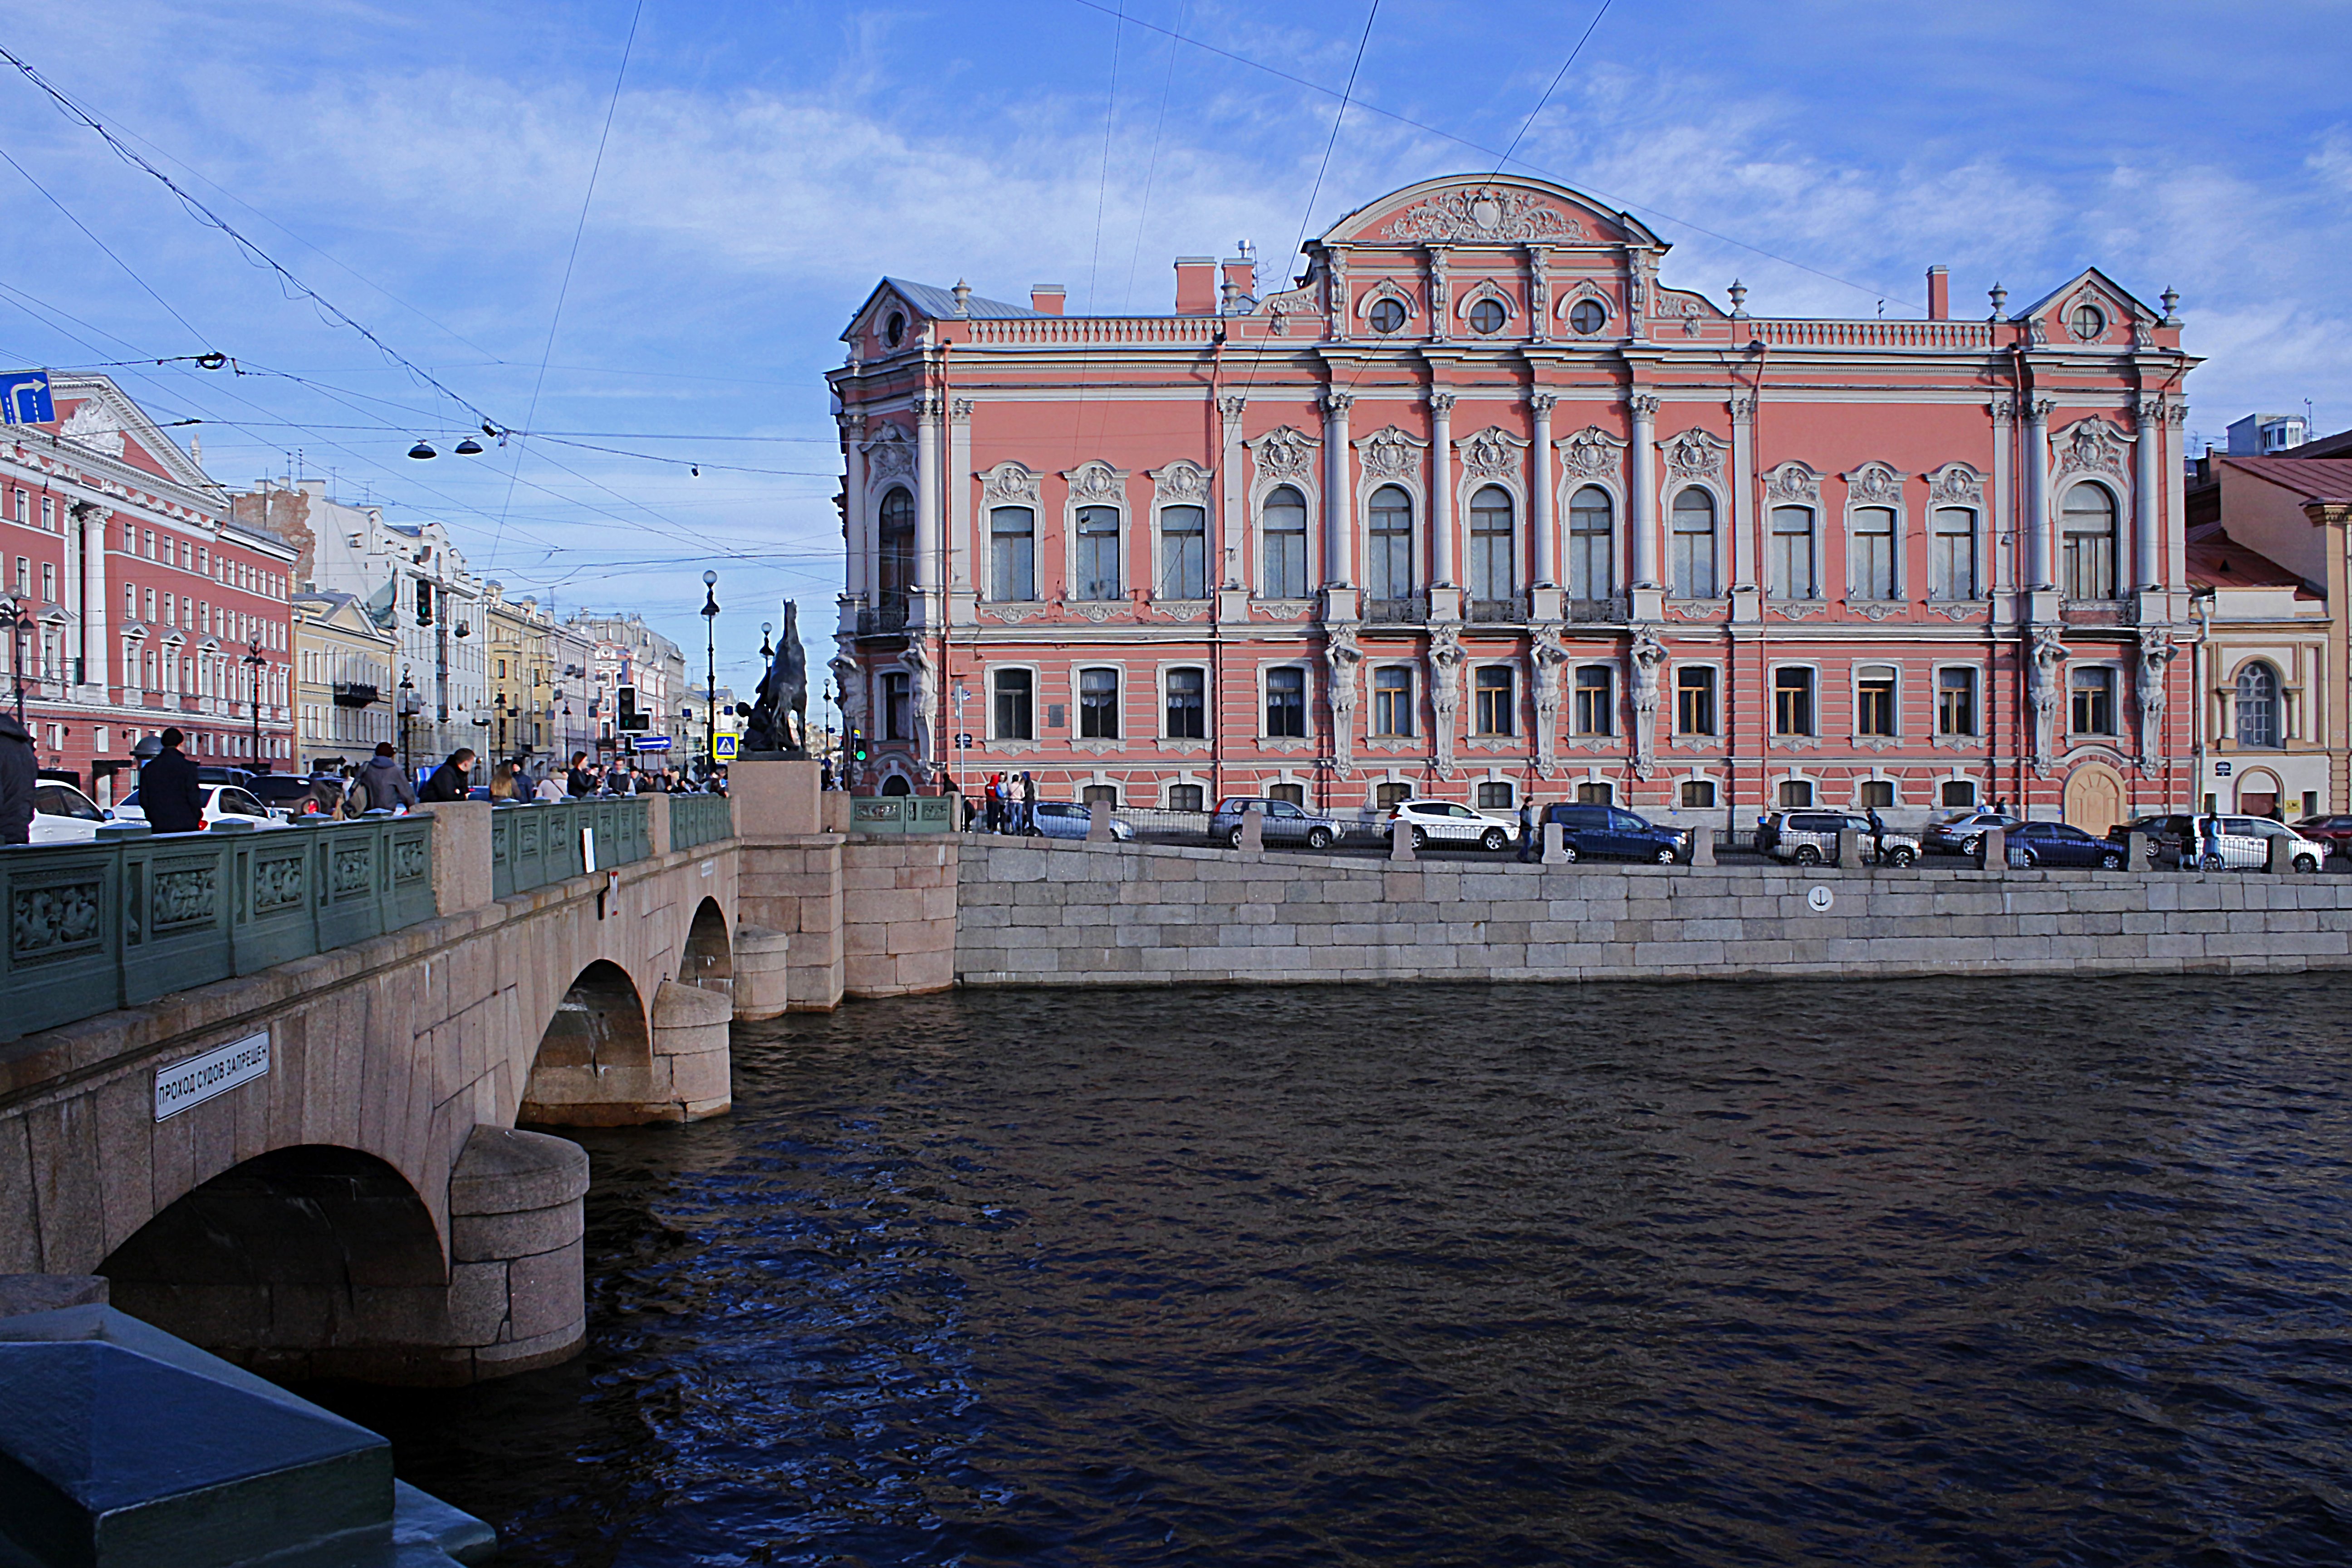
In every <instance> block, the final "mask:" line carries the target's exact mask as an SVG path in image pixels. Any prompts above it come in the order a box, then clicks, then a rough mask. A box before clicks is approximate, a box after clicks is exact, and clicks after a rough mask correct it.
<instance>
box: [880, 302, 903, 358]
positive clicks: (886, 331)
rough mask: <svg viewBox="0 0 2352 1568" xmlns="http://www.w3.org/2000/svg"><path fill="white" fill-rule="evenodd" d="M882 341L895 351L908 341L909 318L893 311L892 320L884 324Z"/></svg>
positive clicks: (891, 313)
mask: <svg viewBox="0 0 2352 1568" xmlns="http://www.w3.org/2000/svg"><path fill="white" fill-rule="evenodd" d="M882 341H883V342H886V343H887V344H889V345H890V346H891V347H892V348H894V349H895V348H897V347H898V345H899V344H900V343H903V342H906V341H907V318H906V317H905V316H904V315H902V314H901V313H900V312H898V311H897V310H893V311H891V312H890V319H889V320H888V321H885V322H883V323H882Z"/></svg>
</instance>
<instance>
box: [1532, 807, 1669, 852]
mask: <svg viewBox="0 0 2352 1568" xmlns="http://www.w3.org/2000/svg"><path fill="white" fill-rule="evenodd" d="M1543 820H1544V821H1546V822H1557V823H1559V848H1560V853H1561V854H1563V855H1565V856H1567V857H1568V858H1570V859H1571V860H1581V859H1585V858H1592V859H1598V860H1654V861H1656V862H1657V863H1658V864H1659V865H1661V866H1671V865H1673V864H1675V862H1676V861H1678V860H1685V861H1686V860H1688V859H1689V858H1690V847H1691V836H1690V833H1689V831H1688V830H1687V829H1685V828H1679V827H1661V826H1658V825H1657V824H1656V823H1654V822H1651V821H1649V820H1648V819H1646V818H1644V817H1641V816H1635V815H1634V814H1633V813H1632V812H1630V811H1626V810H1624V809H1622V807H1619V806H1614V805H1570V804H1567V803H1565V802H1563V803H1561V804H1560V805H1549V806H1546V807H1545V808H1544V814H1543Z"/></svg>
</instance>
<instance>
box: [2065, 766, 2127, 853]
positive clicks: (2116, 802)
mask: <svg viewBox="0 0 2352 1568" xmlns="http://www.w3.org/2000/svg"><path fill="white" fill-rule="evenodd" d="M2123 819H2124V780H2123V775H2122V774H2121V773H2117V772H2116V770H2115V769H2113V768H2111V767H2109V766H2108V765H2107V764H2106V763H2084V764H2083V765H2082V766H2081V767H2078V768H2076V769H2075V770H2074V772H2073V773H2069V774H2068V775H2067V777H2066V820H2067V821H2068V822H2071V823H2073V824H2074V826H2077V827H2079V828H2081V829H2082V830H2083V831H2084V832H2085V833H2089V834H2093V835H2103V834H2105V832H2106V831H2107V829H2109V828H2111V827H2113V826H2116V824H2117V823H2119V822H2121V821H2123Z"/></svg>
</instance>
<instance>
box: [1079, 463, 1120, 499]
mask: <svg viewBox="0 0 2352 1568" xmlns="http://www.w3.org/2000/svg"><path fill="white" fill-rule="evenodd" d="M1063 477H1064V478H1065V479H1068V480H1069V481H1070V500H1071V501H1072V503H1073V504H1075V505H1078V506H1118V505H1119V504H1121V503H1122V502H1124V501H1125V500H1127V482H1126V479H1125V476H1123V475H1122V474H1120V473H1119V471H1118V469H1117V468H1112V467H1111V466H1110V465H1109V464H1108V463H1105V462H1101V461H1096V462H1090V463H1080V464H1079V465H1078V466H1077V467H1076V468H1073V469H1071V470H1070V471H1069V472H1068V473H1067V474H1066V475H1064V476H1063Z"/></svg>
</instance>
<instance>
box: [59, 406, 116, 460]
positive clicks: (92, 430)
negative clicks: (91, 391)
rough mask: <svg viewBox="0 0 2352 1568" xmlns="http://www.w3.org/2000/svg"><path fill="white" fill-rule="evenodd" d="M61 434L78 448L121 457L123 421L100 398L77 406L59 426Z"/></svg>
mask: <svg viewBox="0 0 2352 1568" xmlns="http://www.w3.org/2000/svg"><path fill="white" fill-rule="evenodd" d="M58 435H59V436H61V437H64V438H65V439H67V440H68V441H71V442H72V443H74V444H75V445H76V446H78V447H89V448H90V449H91V450H92V451H96V452H103V453H105V454H106V455H107V456H108V457H110V458H119V457H121V456H122V421H121V418H120V417H119V416H117V415H116V414H115V413H114V411H113V410H112V409H110V408H109V407H107V405H105V403H104V402H102V401H101V400H100V399H98V398H95V397H91V398H87V399H85V400H83V401H82V402H81V403H80V404H79V405H76V407H75V408H74V411H73V412H72V413H71V414H68V415H67V416H66V418H65V423H64V424H63V425H61V426H58Z"/></svg>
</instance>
